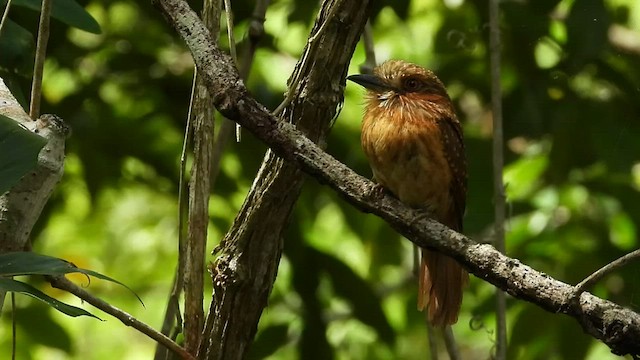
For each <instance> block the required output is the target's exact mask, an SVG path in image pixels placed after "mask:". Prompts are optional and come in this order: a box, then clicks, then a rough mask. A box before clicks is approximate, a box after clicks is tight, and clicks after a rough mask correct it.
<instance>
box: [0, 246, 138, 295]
mask: <svg viewBox="0 0 640 360" xmlns="http://www.w3.org/2000/svg"><path fill="white" fill-rule="evenodd" d="M69 273H82V274H85V275H91V276H93V277H96V278H98V279H102V280H106V281H110V282H113V283H116V284H118V285H121V286H123V287H125V288H127V289H128V290H129V291H131V293H132V294H134V295H135V296H136V297H137V298H138V300H139V301H140V303H141V304H142V305H143V306H144V303H143V302H142V299H140V297H139V296H138V294H136V293H135V292H134V291H133V290H131V288H129V287H128V286H127V285H125V284H123V283H121V282H120V281H118V280H115V279H112V278H110V277H108V276H106V275H102V274H100V273H98V272H95V271H92V270H87V269H81V268H79V267H77V266H75V265H74V264H72V263H70V262H68V261H65V260H62V259H58V258H55V257H51V256H46V255H40V254H36V253H32V252H9V253H5V254H0V275H2V276H18V275H64V274H69Z"/></svg>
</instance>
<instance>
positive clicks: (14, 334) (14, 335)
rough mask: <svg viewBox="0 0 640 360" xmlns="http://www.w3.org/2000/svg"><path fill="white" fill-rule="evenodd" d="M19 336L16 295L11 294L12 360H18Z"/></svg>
mask: <svg viewBox="0 0 640 360" xmlns="http://www.w3.org/2000/svg"><path fill="white" fill-rule="evenodd" d="M17 336H18V333H17V331H16V294H15V293H14V292H13V291H12V292H11V360H16V349H17V346H16V344H17V342H18V341H17Z"/></svg>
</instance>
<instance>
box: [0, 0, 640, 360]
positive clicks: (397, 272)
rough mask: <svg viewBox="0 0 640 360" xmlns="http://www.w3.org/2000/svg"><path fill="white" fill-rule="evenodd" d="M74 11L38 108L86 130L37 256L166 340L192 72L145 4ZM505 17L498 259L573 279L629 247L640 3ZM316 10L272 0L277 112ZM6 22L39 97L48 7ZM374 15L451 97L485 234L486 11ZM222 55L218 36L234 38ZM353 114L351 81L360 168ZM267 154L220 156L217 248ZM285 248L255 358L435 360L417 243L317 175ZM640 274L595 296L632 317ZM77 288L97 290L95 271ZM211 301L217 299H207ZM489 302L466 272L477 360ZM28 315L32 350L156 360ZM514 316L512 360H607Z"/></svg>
mask: <svg viewBox="0 0 640 360" xmlns="http://www.w3.org/2000/svg"><path fill="white" fill-rule="evenodd" d="M23 2H27V1H23ZM78 3H80V4H82V5H83V6H85V8H86V10H87V11H88V12H89V13H90V14H91V15H92V16H93V17H94V18H95V19H96V20H97V22H98V23H99V25H100V29H101V33H100V34H92V33H90V32H87V31H83V30H79V29H76V28H72V27H69V26H68V25H67V24H65V23H63V22H60V21H57V20H53V21H52V35H51V38H50V41H49V48H48V49H49V50H48V55H47V62H46V65H45V75H44V81H43V94H44V98H43V108H42V112H43V113H54V114H57V115H59V116H61V117H62V118H64V119H65V121H66V122H67V123H69V124H70V125H71V127H72V128H73V136H72V137H71V138H70V139H69V140H68V143H67V144H68V150H67V153H68V155H67V161H66V168H65V176H64V178H63V180H62V182H61V183H60V185H59V187H58V189H57V191H56V192H55V193H54V196H53V197H52V199H51V201H50V202H49V204H48V206H47V208H46V209H45V212H44V214H43V216H42V217H41V219H40V222H39V224H38V229H37V230H36V231H35V232H34V237H33V246H34V251H37V252H39V253H43V254H48V255H52V256H57V257H62V258H65V259H67V260H69V261H72V262H74V263H75V264H77V265H78V266H80V267H84V268H90V269H94V270H97V271H100V272H102V273H105V274H108V275H109V276H112V277H115V278H117V279H119V280H121V281H123V282H124V283H126V284H127V285H129V286H130V287H132V288H133V289H134V290H135V291H136V292H137V293H138V294H140V296H141V297H142V298H143V300H144V302H145V305H146V308H143V307H142V306H141V305H140V304H139V303H137V300H136V299H135V297H133V296H131V295H130V294H129V293H128V292H127V291H126V290H124V289H122V288H119V287H117V286H115V285H112V284H110V283H106V282H101V281H99V280H93V281H92V282H91V284H90V286H89V290H90V291H91V292H92V293H94V294H95V295H97V296H100V297H101V298H103V299H105V300H106V301H108V302H110V303H112V304H113V305H115V306H118V307H119V308H122V309H124V310H126V311H127V312H129V313H131V314H133V315H134V316H136V317H137V318H139V319H141V320H142V321H144V322H146V323H148V324H151V325H152V326H155V327H156V328H159V326H160V325H161V321H162V316H163V313H164V308H165V306H166V301H167V296H168V293H169V291H170V288H171V281H172V278H173V272H174V268H175V265H176V262H177V226H178V221H177V214H178V209H177V189H178V171H179V166H178V163H179V157H180V151H181V146H182V136H183V132H184V126H185V125H184V121H185V118H186V114H187V108H188V99H189V94H190V90H191V81H192V75H193V63H192V61H191V57H190V55H189V53H188V52H187V51H186V50H185V48H184V46H183V44H182V43H181V42H180V41H179V40H177V37H176V36H175V35H174V32H173V31H172V30H171V29H170V28H169V27H168V26H167V24H166V22H165V21H164V19H162V17H161V16H160V14H159V13H158V12H157V11H156V10H155V9H154V8H153V7H152V6H151V5H150V2H136V3H134V2H127V1H78ZM191 5H192V6H193V7H194V8H198V7H199V6H201V5H199V4H198V3H196V2H194V1H192V2H191ZM253 7H254V5H253V2H251V1H248V0H240V1H233V10H234V16H235V20H236V27H235V29H234V33H235V35H236V38H237V39H239V40H240V43H239V44H238V51H239V56H240V57H241V56H242V51H243V49H244V46H243V42H244V41H246V39H247V37H246V33H247V30H248V22H249V19H250V16H251V12H252V10H253ZM501 9H502V41H503V43H502V45H503V57H502V60H503V76H502V84H503V90H504V97H503V106H504V123H505V142H506V144H507V146H506V148H505V151H506V158H507V166H506V169H505V183H506V186H507V188H506V190H507V195H508V201H509V207H508V209H509V222H508V224H507V253H508V254H509V255H510V256H512V257H515V258H518V259H520V260H522V261H523V262H524V263H526V264H528V265H531V266H532V267H534V268H536V269H538V270H541V271H544V272H546V273H548V274H550V275H552V276H553V277H555V278H557V279H560V280H563V281H565V282H568V283H572V284H575V283H577V282H579V281H580V280H582V279H583V278H584V277H586V276H587V275H589V274H590V273H592V272H593V271H595V270H596V269H598V268H600V267H601V266H603V265H605V264H607V263H608V262H610V261H611V260H613V259H615V258H617V257H619V256H621V255H623V254H625V253H627V252H629V251H631V250H633V249H636V248H638V240H637V234H638V229H639V227H640V192H639V190H640V156H638V154H640V5H639V4H637V3H636V2H635V1H634V0H608V1H604V0H573V1H569V0H563V1H556V0H536V1H533V0H530V1H522V2H517V1H505V2H502V5H501ZM316 11H317V4H316V2H314V1H293V0H274V1H272V4H271V6H270V7H269V10H268V11H267V14H266V22H265V30H266V35H265V37H264V38H263V39H262V40H261V43H260V48H259V49H258V51H257V54H256V58H255V62H254V66H253V68H252V69H251V73H250V76H249V79H248V81H247V85H248V87H249V88H250V90H251V91H252V93H253V94H254V96H255V97H256V98H258V99H259V100H260V101H261V102H262V103H263V104H265V105H266V106H267V107H268V108H270V109H274V108H275V107H276V106H277V105H278V104H279V103H280V101H281V100H282V94H283V93H284V92H285V90H286V79H287V78H288V77H289V75H290V73H291V71H292V70H293V66H294V65H295V62H296V60H297V58H298V57H299V56H300V55H301V51H302V49H303V47H304V44H305V42H306V39H307V36H308V32H309V30H310V27H311V25H312V23H311V22H312V20H313V16H314V15H315V13H316ZM10 19H11V20H12V21H13V22H12V23H11V24H13V25H11V27H8V28H6V29H5V30H3V33H2V37H0V76H1V77H2V78H4V79H5V81H7V82H8V84H9V85H10V87H11V89H12V91H13V93H14V95H16V96H17V97H20V96H22V98H19V100H20V101H21V103H22V104H27V98H28V96H26V95H25V94H28V91H29V80H30V74H31V69H32V65H33V64H32V59H33V56H32V52H33V47H34V46H33V39H32V38H30V36H31V34H34V33H36V30H35V29H36V27H37V24H38V12H36V11H33V10H31V9H29V8H28V7H25V6H14V7H12V9H11V13H10ZM54 19H55V13H54ZM372 25H373V35H374V39H375V45H376V46H375V50H376V56H377V58H378V61H379V62H381V61H383V60H385V59H388V58H399V59H405V60H409V61H413V62H416V63H418V64H421V65H424V66H427V67H429V68H431V69H433V70H434V71H435V72H436V73H437V74H438V75H439V76H440V78H441V79H442V80H443V82H444V83H445V84H446V85H447V88H448V90H449V93H450V95H451V96H452V98H453V100H454V102H455V105H456V108H457V110H458V114H459V117H460V118H461V120H462V122H463V124H464V129H465V133H466V146H467V156H468V159H469V197H468V201H467V204H468V205H467V214H466V217H465V233H466V234H468V235H470V236H471V237H472V238H474V239H476V240H478V241H483V242H491V241H492V236H491V228H492V221H493V202H492V198H493V195H492V192H493V190H492V178H491V176H492V173H491V166H492V165H491V130H492V129H491V125H492V119H491V112H490V81H489V61H488V59H489V51H488V50H489V49H488V9H487V8H486V4H485V2H484V1H478V0H475V1H465V0H448V1H440V0H423V1H419V0H414V1H409V0H402V1H379V2H377V4H376V7H375V11H374V14H373V16H372ZM87 29H89V30H91V28H90V27H89V28H87ZM94 30H95V29H94ZM221 44H222V46H223V47H224V46H226V38H225V37H224V36H223V37H221ZM364 60H365V55H364V49H363V47H362V46H361V45H360V46H359V47H358V48H357V49H356V52H355V55H354V57H353V60H352V63H351V71H350V73H357V72H359V69H358V66H359V65H360V64H362V63H363V62H364ZM361 114H362V90H361V89H360V88H358V87H357V86H354V85H353V84H350V85H348V86H347V87H346V89H345V103H344V108H343V110H342V112H341V114H340V116H339V117H338V119H337V121H336V123H335V125H334V127H333V130H332V133H331V135H330V136H329V139H328V146H327V151H328V152H329V153H331V154H332V155H333V156H335V157H336V158H337V159H339V160H340V161H342V162H344V163H346V164H347V165H349V166H350V167H352V168H353V169H355V170H356V171H357V172H358V173H360V174H362V175H365V176H367V177H368V176H370V175H371V172H370V170H369V167H368V164H367V162H366V159H365V158H364V155H363V153H362V150H361V149H360V145H359V135H360V130H359V127H360V119H361ZM265 150H266V148H265V146H264V145H263V144H262V143H260V142H259V141H257V140H255V139H254V138H252V136H251V135H250V134H249V133H248V132H246V131H245V132H244V133H243V139H242V142H241V143H234V142H230V143H229V145H228V146H227V148H226V151H225V154H224V157H223V159H222V167H221V173H220V176H219V177H218V179H217V182H216V184H215V188H214V189H213V190H212V198H211V200H212V201H211V204H210V214H211V222H210V228H209V244H208V249H209V250H211V249H213V248H214V247H215V245H216V244H217V243H218V242H219V240H220V239H221V238H222V236H223V235H224V233H225V232H226V230H227V229H228V227H229V226H230V224H231V222H232V221H233V218H234V216H235V214H236V212H237V210H238V209H239V207H240V205H241V203H242V201H243V200H244V196H245V195H246V193H247V191H248V189H249V187H250V186H251V183H252V180H253V177H254V176H255V174H256V171H257V168H258V166H259V164H260V162H261V160H262V158H263V155H264V152H265ZM284 252H285V254H284V257H283V260H282V262H281V265H280V268H279V274H278V279H277V281H276V284H275V287H274V290H273V293H272V294H271V297H270V301H269V307H268V308H267V309H266V311H265V312H264V314H263V317H262V319H261V321H260V324H259V332H258V336H257V338H256V343H255V345H254V347H253V349H252V351H253V357H254V358H263V357H265V356H267V355H269V354H272V358H273V359H295V358H298V356H299V355H300V354H315V355H316V356H317V357H318V358H328V357H329V356H331V355H333V356H335V357H336V358H339V359H351V358H354V359H388V358H401V359H422V358H424V356H425V354H426V353H427V346H428V345H427V341H426V329H425V325H424V320H423V318H422V316H421V315H420V314H419V313H418V312H417V311H416V310H415V302H416V289H415V282H414V280H413V278H412V275H411V269H412V261H413V260H412V251H411V245H410V243H409V242H408V241H406V240H403V239H401V237H400V236H398V235H397V234H395V233H394V232H393V231H392V230H391V229H390V228H389V227H388V226H387V225H386V224H384V223H383V222H382V221H381V220H379V219H378V218H376V217H374V216H372V215H367V214H362V213H360V212H359V211H357V210H355V209H353V208H352V207H351V206H350V205H348V204H346V203H345V202H344V201H342V200H341V199H340V198H339V197H338V196H336V195H335V194H334V193H333V192H332V191H330V190H329V189H325V188H323V187H322V186H321V185H319V184H318V183H316V182H314V181H313V180H309V181H307V182H306V184H305V186H304V190H303V193H302V196H301V197H300V199H299V201H298V203H297V206H296V209H295V212H294V215H293V218H292V220H291V224H290V225H289V229H288V231H287V234H286V238H285V249H284ZM210 260H212V258H210ZM638 276H640V269H639V268H638V266H633V265H631V266H628V267H625V268H623V269H622V270H621V271H619V272H617V273H616V274H615V275H612V276H610V277H608V278H607V279H605V281H603V282H601V283H599V284H598V285H597V286H596V287H595V288H594V289H593V292H594V294H595V295H597V296H600V297H603V298H607V299H610V300H612V301H614V302H617V303H619V304H621V305H623V306H627V307H630V308H632V309H636V310H637V309H638V303H639V302H640V285H638V282H637V281H636V279H637V278H638ZM77 280H78V282H79V283H81V284H84V285H87V282H86V279H84V278H83V277H80V276H78V277H77ZM34 281H35V280H34ZM40 285H41V286H42V288H43V289H45V290H46V291H47V292H48V293H49V294H53V295H55V296H56V297H58V298H61V299H63V300H65V301H67V302H70V303H72V304H75V305H78V306H83V305H82V304H81V303H80V302H79V301H78V300H77V299H75V298H73V297H72V296H69V295H66V294H64V293H62V292H56V291H53V290H51V289H50V287H49V286H48V285H47V284H45V283H42V284H40ZM210 293H211V291H210V287H209V288H208V289H207V291H206V292H205V294H206V295H207V296H210ZM493 296H494V290H493V287H492V286H491V285H488V284H486V283H484V282H482V281H480V280H478V279H475V278H473V279H472V280H471V283H470V285H469V287H468V289H467V291H466V293H465V299H464V303H463V310H462V314H461V316H460V321H459V323H458V325H456V326H455V327H454V332H455V334H456V336H457V339H458V341H459V345H460V349H461V352H462V355H463V358H465V359H486V358H489V357H490V354H491V352H492V348H493V346H494V341H493V339H494V336H495V326H494V315H493V303H494V301H493ZM17 306H18V309H17V317H18V354H17V358H19V359H44V358H47V359H49V358H75V359H102V358H105V359H113V358H117V359H139V358H149V357H151V356H152V354H153V350H154V347H155V343H153V342H152V341H151V340H149V339H148V338H146V337H145V336H143V335H141V334H139V333H137V332H136V331H135V330H133V329H131V328H126V327H124V326H123V325H122V324H121V323H120V322H119V321H117V320H115V319H113V318H110V317H108V316H107V315H104V314H102V315H101V314H100V313H98V312H97V311H94V313H96V314H97V315H98V316H101V317H102V318H104V319H106V321H105V322H100V321H96V320H95V319H90V318H79V319H69V318H66V317H64V316H63V315H60V314H58V313H56V312H55V311H53V310H50V309H49V308H47V307H46V306H45V305H41V304H40V303H38V302H36V301H32V300H30V299H28V298H26V297H18V298H17ZM87 308H88V309H89V308H90V307H88V306H87ZM507 314H508V322H509V334H510V337H509V340H510V342H509V358H513V359H516V358H517V359H543V358H544V359H603V358H609V357H611V358H612V357H613V355H610V353H609V350H608V348H607V347H606V346H604V345H602V344H599V343H597V342H596V341H594V340H592V338H591V337H590V336H588V335H586V334H583V332H582V330H581V329H580V327H579V326H578V325H577V324H576V323H575V321H573V320H571V319H568V318H564V317H563V316H558V315H554V314H551V313H547V312H545V311H543V310H541V309H539V308H538V307H536V306H534V305H531V304H528V303H524V302H521V301H516V300H513V299H509V300H508V313H507ZM9 320H10V318H9V317H7V316H3V317H2V319H1V321H2V322H3V324H2V326H1V327H0V334H2V336H0V354H8V353H10V323H9Z"/></svg>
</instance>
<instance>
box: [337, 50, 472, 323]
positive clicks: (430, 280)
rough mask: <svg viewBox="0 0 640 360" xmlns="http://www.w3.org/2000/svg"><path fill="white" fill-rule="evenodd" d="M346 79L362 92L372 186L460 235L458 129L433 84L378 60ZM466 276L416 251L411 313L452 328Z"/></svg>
mask: <svg viewBox="0 0 640 360" xmlns="http://www.w3.org/2000/svg"><path fill="white" fill-rule="evenodd" d="M347 79H348V80H351V81H353V82H355V83H357V84H359V85H362V86H363V87H365V88H366V89H367V90H368V91H367V94H366V108H365V113H364V118H363V120H362V138H361V142H362V148H363V149H364V152H365V154H366V155H367V158H368V159H369V163H370V165H371V168H372V169H373V175H374V178H375V180H376V181H377V182H378V184H380V185H381V186H383V187H384V188H386V189H388V190H389V191H391V193H393V194H394V195H395V196H396V197H398V198H399V199H400V201H402V202H403V203H405V204H407V205H409V206H411V207H414V208H420V209H425V210H426V211H427V212H428V213H429V214H430V215H431V216H433V217H434V218H435V219H436V220H437V221H439V222H441V223H443V224H445V225H447V226H448V227H450V228H452V229H454V230H456V231H462V216H463V214H464V210H465V201H466V200H465V198H466V192H467V166H466V158H465V154H464V143H463V138H462V127H461V126H460V122H459V121H458V118H457V117H456V114H455V111H454V109H453V104H452V103H451V99H450V98H449V95H448V94H447V91H446V89H445V87H444V85H443V84H442V82H441V81H440V79H438V77H437V76H436V75H435V74H434V73H433V72H432V71H430V70H427V69H425V68H423V67H421V66H418V65H415V64H411V63H408V62H405V61H400V60H389V61H386V62H385V63H383V64H381V65H379V66H377V67H376V68H375V69H374V70H373V75H352V76H349V77H348V78H347ZM468 277H469V275H468V274H467V272H466V271H465V270H464V269H463V268H462V267H461V266H460V265H459V264H458V263H457V262H456V261H455V260H453V259H452V258H450V257H448V256H445V255H443V254H440V253H437V252H434V251H432V250H427V249H422V260H421V263H420V273H419V281H420V282H419V288H420V289H419V293H418V309H419V310H424V309H425V308H428V318H429V321H430V323H431V324H432V325H435V326H444V325H450V324H454V323H455V322H456V321H458V312H459V311H460V305H461V303H462V288H463V286H464V285H465V283H466V282H467V280H468Z"/></svg>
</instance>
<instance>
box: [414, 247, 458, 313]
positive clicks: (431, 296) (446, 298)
mask: <svg viewBox="0 0 640 360" xmlns="http://www.w3.org/2000/svg"><path fill="white" fill-rule="evenodd" d="M468 279H469V274H468V273H467V272H466V270H464V269H463V268H462V267H461V266H460V265H459V264H458V263H457V262H456V261H455V260H453V259H452V258H450V257H448V256H446V255H443V254H439V253H436V252H433V251H428V250H425V249H422V261H421V262H420V278H419V281H420V283H419V287H420V289H419V292H418V310H424V309H425V308H428V318H429V322H430V323H431V324H432V325H433V326H444V325H451V324H455V323H456V322H457V321H458V313H459V312H460V305H461V304H462V288H463V287H464V285H465V284H466V283H467V281H468Z"/></svg>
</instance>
